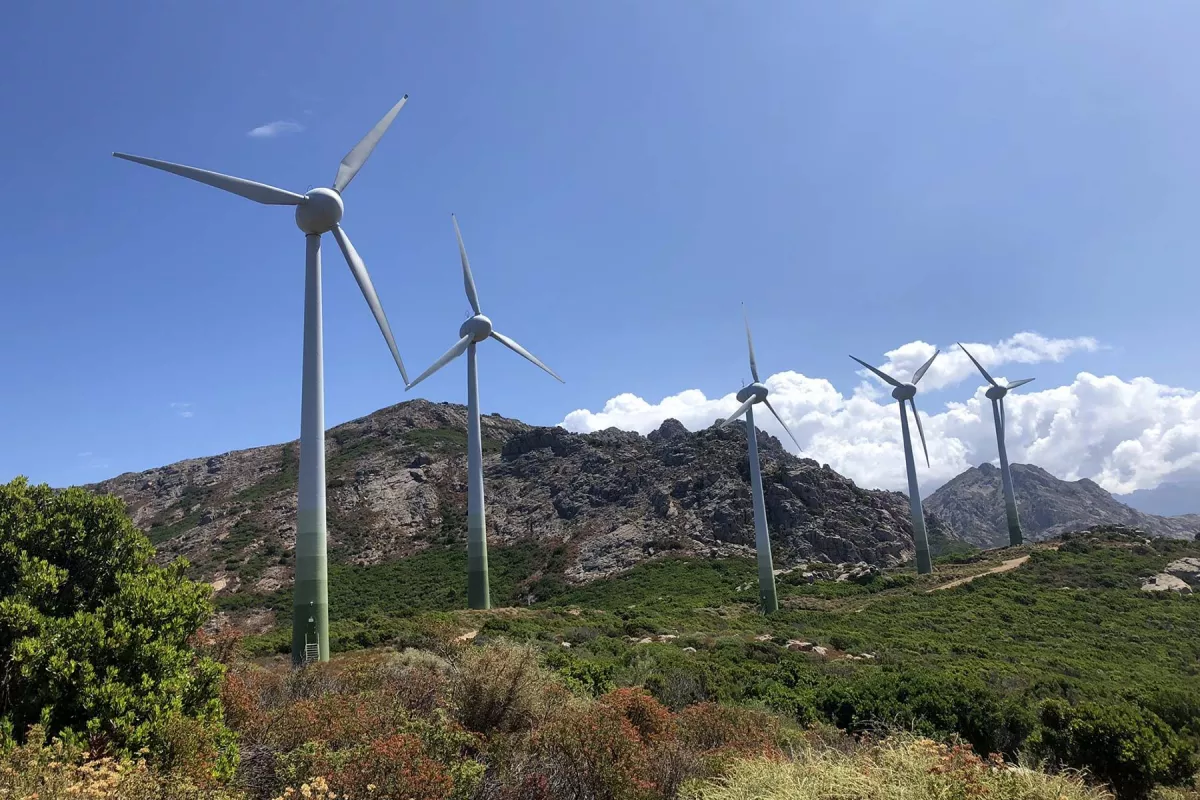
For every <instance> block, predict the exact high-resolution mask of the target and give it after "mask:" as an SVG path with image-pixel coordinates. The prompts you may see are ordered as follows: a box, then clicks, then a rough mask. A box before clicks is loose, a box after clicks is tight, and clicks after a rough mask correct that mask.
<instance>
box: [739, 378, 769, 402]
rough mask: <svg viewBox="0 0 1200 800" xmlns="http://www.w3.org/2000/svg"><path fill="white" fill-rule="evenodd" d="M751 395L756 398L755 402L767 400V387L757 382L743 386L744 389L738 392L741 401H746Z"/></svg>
mask: <svg viewBox="0 0 1200 800" xmlns="http://www.w3.org/2000/svg"><path fill="white" fill-rule="evenodd" d="M751 397H753V398H754V402H756V403H761V402H762V401H763V400H766V399H767V387H766V386H763V385H762V384H761V383H757V382H755V383H752V384H750V385H749V386H745V387H743V388H742V390H741V391H739V392H738V393H737V400H738V402H739V403H744V402H746V401H747V400H749V399H750V398H751Z"/></svg>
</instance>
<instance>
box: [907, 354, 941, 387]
mask: <svg viewBox="0 0 1200 800" xmlns="http://www.w3.org/2000/svg"><path fill="white" fill-rule="evenodd" d="M940 352H942V351H941V350H934V351H933V355H931V356H930V357H929V360H928V361H926V362H925V363H924V364H922V365H921V366H920V367H918V368H917V371H916V372H914V373H913V380H912V382H913V386H916V385H917V384H918V383H919V382H920V381H921V378H924V377H925V373H926V372H928V371H929V365H930V364H932V363H933V360H934V359H935V358H937V357H938V353H940Z"/></svg>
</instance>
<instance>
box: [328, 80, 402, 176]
mask: <svg viewBox="0 0 1200 800" xmlns="http://www.w3.org/2000/svg"><path fill="white" fill-rule="evenodd" d="M407 102H408V95H404V97H401V98H400V102H399V103H396V105H394V106H392V110H391V111H389V112H388V113H386V114H384V115H383V119H381V120H379V122H377V123H376V124H375V127H374V128H371V132H370V133H368V134H367V135H366V136H364V137H363V138H362V141H361V142H359V143H358V144H356V145H354V149H353V150H351V151H350V152H349V153H346V157H345V158H343V159H342V163H341V164H339V165H338V171H337V177H336V178H334V179H333V190H334V191H335V192H337V193H338V194H341V193H342V192H344V191H345V190H346V187H347V186H349V185H350V181H352V180H354V176H355V175H357V174H358V171H359V170H360V169H362V165H363V164H365V163H367V159H368V158H370V157H371V152H372V151H373V150H374V149H375V145H377V144H379V140H380V139H382V138H383V134H384V133H386V132H387V129H388V126H389V125H391V124H392V120H394V119H395V118H396V115H397V114H399V113H400V109H402V108H404V104H405V103H407Z"/></svg>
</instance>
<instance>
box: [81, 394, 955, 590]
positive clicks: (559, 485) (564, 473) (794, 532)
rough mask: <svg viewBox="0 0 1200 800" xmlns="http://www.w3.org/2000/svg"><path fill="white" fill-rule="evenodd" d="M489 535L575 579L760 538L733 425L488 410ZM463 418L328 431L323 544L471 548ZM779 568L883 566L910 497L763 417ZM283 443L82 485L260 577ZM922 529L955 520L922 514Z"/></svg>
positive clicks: (399, 413) (385, 551) (410, 414)
mask: <svg viewBox="0 0 1200 800" xmlns="http://www.w3.org/2000/svg"><path fill="white" fill-rule="evenodd" d="M482 430H483V437H484V469H485V477H486V484H487V502H488V507H487V511H488V516H487V525H488V538H489V543H490V544H491V546H492V547H503V546H505V545H506V544H512V543H515V542H518V541H523V540H534V541H536V542H540V543H545V544H546V545H548V546H555V547H561V546H564V545H565V548H566V549H565V552H566V554H567V558H566V559H565V562H564V563H565V566H563V567H562V577H563V578H564V579H565V580H567V581H569V582H573V583H582V582H586V581H589V580H592V579H595V578H599V577H603V576H607V575H611V574H614V573H617V572H620V571H622V570H624V569H627V568H629V567H631V566H633V565H634V564H636V563H638V562H640V561H642V560H644V559H647V558H652V557H654V556H656V555H660V554H662V553H665V552H674V553H691V554H701V555H748V554H750V553H752V546H753V543H754V525H753V517H752V511H751V504H750V482H749V467H748V462H747V458H746V442H745V428H744V427H742V426H740V425H730V426H728V427H726V428H723V429H717V428H708V429H706V430H702V431H697V432H695V433H691V432H689V431H687V430H686V429H685V428H684V427H683V425H681V424H680V423H679V422H676V421H675V420H667V421H666V422H664V423H663V424H662V426H661V427H660V428H659V429H658V430H657V431H654V432H653V433H651V434H650V435H649V436H641V435H639V434H636V433H629V432H625V431H619V430H615V429H609V430H606V431H600V432H597V433H592V434H575V433H568V432H567V431H565V430H563V429H561V428H536V427H531V426H529V425H525V424H524V423H522V422H519V421H517V420H511V419H505V418H503V417H500V416H498V415H491V416H484V418H483V421H482ZM465 446H466V416H465V409H464V408H463V407H462V406H458V405H452V404H445V403H443V404H435V403H430V402H428V401H424V400H414V401H412V402H407V403H402V404H399V405H396V406H392V407H389V408H386V409H382V410H380V411H378V412H376V413H374V414H371V415H370V416H367V417H364V418H362V419H358V420H354V421H352V422H349V423H346V424H344V425H340V426H338V427H336V428H334V429H332V430H331V431H329V433H328V434H327V438H326V453H327V479H328V507H329V546H330V556H331V559H332V560H333V561H335V562H342V563H356V564H374V563H380V562H383V561H388V560H392V559H396V558H399V557H403V556H405V555H408V554H411V553H414V552H416V551H419V550H422V549H426V548H431V547H445V546H454V547H457V546H465V545H463V542H464V541H465V538H464V537H465V528H466V452H465ZM758 446H759V451H760V454H761V456H762V459H763V478H764V482H765V496H766V505H767V513H768V518H769V524H770V526H771V534H772V539H773V544H774V555H775V563H776V566H777V567H778V568H781V569H786V568H787V567H789V566H792V565H795V564H799V563H806V562H828V563H843V562H849V563H857V562H864V563H866V564H868V565H875V566H890V565H894V564H896V563H899V562H902V561H905V560H907V559H909V558H911V557H912V555H913V542H912V526H911V524H910V523H909V520H908V504H907V501H906V499H905V497H904V495H902V494H899V493H895V492H882V491H873V490H864V489H860V488H859V487H857V486H855V485H854V483H853V482H852V481H850V480H849V479H847V478H844V477H842V476H841V475H838V474H837V473H836V472H834V471H833V470H832V469H830V468H829V467H828V466H827V465H826V466H822V465H820V464H818V463H817V462H815V461H812V460H811V459H800V458H797V457H795V456H792V455H791V454H788V453H786V452H785V451H784V449H783V447H782V446H781V445H780V443H779V441H778V440H777V439H775V438H774V437H772V436H770V435H768V434H766V433H763V432H762V431H759V433H758ZM297 466H298V446H297V444H296V443H295V442H292V443H288V444H282V445H273V446H268V447H260V448H255V449H252V450H241V451H236V452H231V453H226V454H224V455H219V456H213V457H210V458H198V459H191V460H188V461H181V462H179V463H177V464H172V465H169V466H165V467H160V468H158V469H151V470H146V471H145V472H139V473H128V474H124V475H120V476H118V477H116V478H112V479H110V480H107V481H104V482H103V483H100V484H98V485H96V486H94V487H91V488H94V489H97V490H99V491H103V492H108V493H112V494H115V495H118V496H120V497H122V498H123V499H124V500H125V501H126V503H127V504H128V506H129V509H130V512H131V513H132V515H133V518H134V521H135V522H136V523H137V524H138V525H139V526H140V527H142V528H143V529H144V530H146V531H147V533H148V534H149V536H150V538H151V539H152V540H153V541H154V542H155V543H156V545H157V546H158V548H159V553H160V558H162V559H171V558H174V557H176V556H184V557H186V558H188V559H189V560H190V561H191V562H192V564H193V573H194V574H195V575H196V576H198V577H202V578H203V579H205V580H208V581H211V582H213V583H214V585H215V586H216V587H217V589H218V590H219V591H223V592H231V591H240V590H244V589H247V588H253V590H254V591H259V592H269V591H273V590H274V589H276V588H279V587H280V586H282V585H284V584H285V583H286V582H287V581H288V580H290V577H291V565H292V558H291V555H292V547H293V546H294V541H295V520H294V517H295V507H296V472H297ZM929 525H930V529H931V535H932V538H933V540H934V543H935V545H936V543H938V542H945V541H947V540H948V539H949V538H950V534H949V533H948V532H947V531H946V530H945V528H944V526H942V525H941V524H940V523H939V521H938V520H936V519H934V518H930V519H929Z"/></svg>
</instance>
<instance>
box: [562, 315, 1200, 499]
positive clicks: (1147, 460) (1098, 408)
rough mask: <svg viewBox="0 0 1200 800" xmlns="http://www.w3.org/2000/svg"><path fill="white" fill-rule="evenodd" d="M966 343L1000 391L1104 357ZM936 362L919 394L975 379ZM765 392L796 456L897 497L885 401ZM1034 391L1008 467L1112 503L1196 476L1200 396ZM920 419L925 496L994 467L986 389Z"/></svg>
mask: <svg viewBox="0 0 1200 800" xmlns="http://www.w3.org/2000/svg"><path fill="white" fill-rule="evenodd" d="M964 344H966V345H967V347H968V348H972V350H971V352H972V353H973V354H976V356H977V357H978V358H979V359H980V360H981V361H982V362H983V363H984V365H985V366H987V367H988V368H989V371H990V372H992V374H993V376H994V377H996V378H997V379H998V380H999V379H1001V378H1007V377H1008V376H1006V375H1003V372H1002V368H1003V367H1004V366H1005V364H1032V363H1037V362H1038V361H1059V360H1061V359H1063V358H1065V357H1066V356H1067V355H1069V354H1071V353H1073V352H1079V351H1085V352H1086V351H1091V350H1095V349H1097V348H1099V347H1100V345H1099V344H1098V343H1097V342H1096V341H1095V340H1093V339H1088V338H1080V339H1056V340H1051V339H1044V338H1042V337H1039V336H1037V335H1036V334H1018V335H1016V336H1014V337H1012V338H1011V339H1007V340H1005V341H1003V342H1000V343H998V344H995V345H986V344H976V345H975V346H974V347H972V345H971V344H970V343H967V342H964ZM977 350H978V352H976V351H977ZM932 352H933V348H932V346H930V345H926V344H925V343H923V342H913V343H910V344H907V345H904V346H903V347H900V348H897V349H896V350H893V351H891V352H890V353H888V354H887V355H888V362H887V366H888V367H890V368H891V369H895V370H896V371H897V372H899V373H900V374H901V375H903V377H905V378H907V377H910V376H911V374H912V370H913V369H915V368H916V367H917V366H919V365H920V364H921V363H922V362H923V361H924V360H925V359H926V358H928V357H929V355H931V354H932ZM922 354H923V355H922ZM946 355H950V354H949V353H947V354H946ZM960 355H961V354H960ZM941 360H942V357H939V358H938V361H935V362H934V365H935V366H934V368H932V369H930V372H929V373H928V375H927V377H926V379H925V380H924V381H922V383H921V386H922V388H932V387H934V386H936V387H939V388H940V387H944V386H949V385H952V384H955V383H959V382H961V381H963V380H965V379H967V378H971V377H972V376H973V375H974V377H978V373H973V372H972V371H973V370H974V367H972V366H971V365H970V362H968V361H967V360H966V358H965V357H962V359H961V360H962V362H963V364H965V366H962V365H957V364H954V363H951V364H950V365H949V366H946V367H943V368H942V369H941V371H939V372H935V371H934V370H935V369H936V368H937V365H938V364H939V363H940V362H941ZM954 360H955V359H947V361H951V362H953V361H954ZM905 369H908V372H907V373H905V372H904V370H905ZM993 369H994V370H995V371H993ZM864 372H865V371H864ZM1016 377H1024V376H1016ZM934 378H936V381H935V380H934ZM871 380H872V381H875V380H876V379H874V378H872V379H871ZM926 381H929V383H930V384H931V386H930V387H926ZM980 382H981V381H980ZM765 383H766V385H767V387H768V389H769V390H770V393H771V402H772V404H773V405H774V406H775V408H776V409H778V411H779V413H780V415H781V416H782V417H783V418H784V420H785V421H786V422H787V424H788V426H789V427H790V428H791V429H792V432H793V433H795V435H796V438H797V439H799V440H800V445H801V446H802V447H803V448H804V452H803V453H802V455H805V456H807V457H809V458H813V459H816V460H817V461H820V462H822V463H827V464H829V465H830V466H831V467H833V468H834V469H836V470H837V471H838V472H841V473H842V474H844V475H847V476H849V477H850V478H852V479H854V480H855V481H856V482H857V483H859V484H860V485H863V486H869V487H880V488H886V489H901V490H902V489H904V488H905V486H906V482H905V478H904V456H903V450H902V446H901V439H900V422H899V419H898V416H899V412H898V410H897V408H896V404H895V402H894V401H893V400H892V399H891V398H890V397H887V396H886V395H883V394H882V393H881V392H879V391H877V390H876V389H875V388H874V387H870V386H869V385H868V384H867V383H865V382H864V383H863V384H862V385H860V386H859V387H858V388H856V389H855V390H854V391H853V392H851V393H850V394H849V395H845V394H843V393H841V392H839V391H838V390H837V389H836V388H835V387H834V386H833V384H831V383H830V382H829V381H828V380H825V379H824V378H813V377H809V376H807V375H804V374H802V373H799V372H781V373H777V374H775V375H772V376H771V377H769V378H768V379H767V380H766V381H765ZM1035 385H1036V384H1034V385H1030V386H1027V387H1022V388H1021V389H1020V390H1019V391H1016V392H1013V393H1012V394H1010V395H1009V396H1008V398H1007V399H1006V400H1005V411H1006V417H1007V438H1006V443H1007V445H1008V452H1009V459H1010V460H1011V461H1014V462H1021V463H1032V464H1037V465H1038V466H1040V467H1042V468H1044V469H1046V470H1048V471H1050V472H1051V473H1053V474H1055V475H1058V476H1059V477H1061V478H1064V479H1066V480H1077V479H1079V478H1091V479H1092V480H1094V481H1096V482H1097V483H1099V484H1100V485H1101V486H1103V487H1104V488H1105V489H1108V490H1109V491H1112V492H1117V493H1125V492H1130V491H1133V490H1135V489H1144V488H1153V487H1154V486H1156V485H1158V483H1159V482H1161V481H1163V480H1164V479H1168V478H1169V477H1170V476H1173V475H1180V474H1184V473H1187V472H1195V471H1196V470H1198V469H1200V395H1197V393H1196V392H1192V391H1189V390H1186V389H1179V388H1175V387H1170V386H1164V385H1162V384H1158V383H1155V382H1154V381H1153V380H1151V379H1149V378H1134V379H1132V380H1123V379H1121V378H1118V377H1115V376H1104V377H1101V376H1096V375H1093V374H1091V373H1088V372H1080V373H1078V375H1076V377H1075V379H1074V380H1073V381H1072V382H1071V383H1070V384H1068V385H1066V386H1059V387H1050V388H1045V389H1042V390H1041V391H1031V390H1032V388H1033V386H1035ZM918 405H920V398H919V397H918ZM737 406H738V402H737V400H736V398H735V396H734V394H733V393H730V394H727V395H725V396H723V397H719V398H711V399H710V398H708V397H705V395H704V393H703V392H700V391H698V390H696V389H689V390H686V391H683V392H680V393H679V394H676V395H672V396H670V397H667V398H664V399H663V400H662V401H660V402H658V403H650V402H647V401H646V400H644V399H642V398H640V397H637V396H635V395H632V394H622V395H618V396H616V397H614V398H613V399H611V400H609V401H608V402H607V403H605V405H604V408H603V409H602V410H600V411H597V412H593V411H589V410H586V409H580V410H578V411H573V412H571V413H570V414H568V415H567V416H566V418H565V419H564V420H563V421H562V423H561V424H562V426H563V427H565V428H567V429H568V430H574V431H582V432H586V431H595V430H601V429H603V428H607V427H610V426H612V427H617V428H622V429H626V430H636V431H638V432H640V433H648V432H650V431H651V430H654V429H655V428H656V427H658V425H659V424H661V422H662V421H663V420H664V419H666V418H668V417H674V418H675V419H678V420H679V421H680V422H682V423H683V424H684V425H685V426H686V427H688V428H689V429H691V430H697V429H699V428H703V427H707V426H708V425H711V424H712V423H713V421H714V420H715V419H717V418H718V417H724V416H727V415H729V414H731V413H732V412H733V411H734V410H735V409H736V408H737ZM927 412H935V413H932V414H927ZM922 416H923V419H924V422H925V435H926V437H927V439H928V442H929V458H930V461H931V467H930V468H929V469H925V468H924V465H923V464H922V465H921V466H922V468H921V469H920V471H919V472H920V477H921V484H922V488H923V490H925V491H931V490H932V489H934V488H936V487H937V486H940V485H941V484H942V483H944V482H946V481H947V480H949V479H950V478H952V477H954V476H955V475H957V474H959V473H960V472H962V471H963V470H965V469H967V468H969V467H972V466H975V465H978V464H980V463H982V462H984V461H992V462H993V463H994V462H995V461H996V439H995V430H994V428H993V425H992V410H991V403H990V401H988V400H987V399H986V398H985V397H984V388H983V387H982V386H979V387H978V388H976V390H975V394H974V395H973V396H972V397H971V398H970V399H969V400H967V401H966V402H950V403H945V404H944V405H943V406H942V407H941V408H930V407H929V406H928V405H926V406H925V408H923V409H922ZM755 422H756V423H757V424H758V427H759V428H761V429H763V430H766V431H768V432H770V433H771V434H773V435H775V436H776V437H778V438H779V439H780V441H782V442H786V443H787V444H786V445H785V446H787V447H788V449H789V450H790V449H793V446H792V444H791V443H790V442H789V441H788V440H787V438H786V435H785V434H784V432H783V430H782V428H780V427H779V424H778V423H777V422H776V421H775V420H774V419H772V418H771V417H770V415H769V414H760V415H758V416H757V418H756V420H755Z"/></svg>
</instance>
